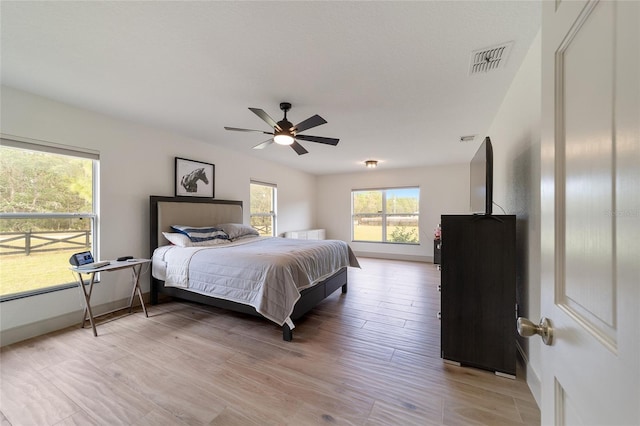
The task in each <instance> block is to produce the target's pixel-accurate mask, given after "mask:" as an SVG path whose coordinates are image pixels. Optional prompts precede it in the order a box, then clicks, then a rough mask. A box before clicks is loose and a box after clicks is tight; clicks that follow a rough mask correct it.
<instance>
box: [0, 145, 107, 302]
mask: <svg viewBox="0 0 640 426" xmlns="http://www.w3.org/2000/svg"><path fill="white" fill-rule="evenodd" d="M97 168H98V156H97V154H94V153H89V152H81V151H73V150H69V149H67V148H60V147H59V146H54V145H39V144H33V143H30V142H23V141H18V140H8V139H2V146H0V263H2V267H0V300H11V299H14V298H18V297H25V296H29V295H33V294H39V293H43V292H48V291H53V290H58V289H62V288H68V287H70V286H71V285H76V284H75V280H74V277H73V275H72V273H71V271H69V257H70V256H71V255H72V254H73V253H77V252H80V251H86V250H91V251H93V254H94V256H95V257H96V258H98V254H97V253H96V252H95V248H96V247H97V241H96V229H97V215H96V208H95V205H96V200H95V198H96V197H95V188H96V182H95V177H96V176H97V175H98V174H97Z"/></svg>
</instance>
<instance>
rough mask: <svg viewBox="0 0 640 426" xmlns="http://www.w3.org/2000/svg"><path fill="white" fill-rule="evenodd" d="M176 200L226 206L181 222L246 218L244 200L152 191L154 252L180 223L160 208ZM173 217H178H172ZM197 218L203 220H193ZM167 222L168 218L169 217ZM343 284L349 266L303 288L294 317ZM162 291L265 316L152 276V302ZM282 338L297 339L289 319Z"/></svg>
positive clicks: (187, 206) (192, 204)
mask: <svg viewBox="0 0 640 426" xmlns="http://www.w3.org/2000/svg"><path fill="white" fill-rule="evenodd" d="M159 203H160V205H159ZM174 203H179V204H177V206H179V207H180V209H182V208H183V207H184V209H185V211H186V210H188V209H191V210H190V213H191V212H193V211H198V210H199V209H210V208H211V207H210V206H211V205H218V206H221V209H222V210H224V211H223V212H222V213H221V214H222V216H219V217H217V218H216V219H208V218H207V215H206V212H204V213H203V214H196V215H195V216H194V215H191V214H190V215H188V216H186V217H187V219H185V220H189V222H188V223H187V222H184V223H182V222H181V223H180V224H182V225H191V226H208V225H215V224H216V223H230V222H234V223H242V221H243V220H242V201H231V200H216V199H211V198H196V197H161V196H155V195H152V196H150V197H149V207H150V214H151V228H150V233H149V235H150V249H151V250H150V253H153V251H154V250H155V249H156V248H157V247H159V246H160V245H165V244H168V242H167V241H166V240H164V236H162V232H163V231H164V232H169V231H171V229H170V225H171V224H173V225H177V224H178V223H175V222H173V223H163V218H162V217H161V215H160V214H159V213H160V212H159V208H162V207H163V206H165V205H167V204H171V205H174ZM234 206H235V207H234ZM238 212H239V213H238ZM238 214H239V215H238ZM171 220H177V219H174V218H172V219H171ZM212 220H215V223H211V221H212ZM194 221H195V222H199V223H193V222H194ZM164 222H166V220H165V221H164ZM340 287H342V293H346V292H347V268H342V269H340V270H339V271H338V272H336V273H335V274H334V275H332V276H331V277H329V278H327V279H325V280H324V281H321V282H320V283H318V284H316V285H314V286H313V287H310V288H307V289H305V290H302V291H301V292H300V299H298V302H297V303H296V305H295V307H294V309H293V313H292V314H291V320H292V321H296V320H297V319H299V318H300V317H302V316H303V315H304V314H306V313H307V312H309V311H310V310H311V309H313V308H314V307H315V306H316V305H317V304H318V303H320V302H321V301H323V300H324V299H325V298H327V297H328V296H329V295H330V294H332V293H333V292H334V291H336V290H337V289H338V288H340ZM160 294H165V295H167V296H171V297H173V298H176V299H181V300H187V301H190V302H196V303H202V304H204V305H208V306H215V307H218V308H223V309H228V310H231V311H235V312H241V313H244V314H249V315H254V316H258V317H262V318H264V317H263V316H262V315H260V314H259V313H258V312H257V311H256V310H255V308H254V307H253V306H249V305H244V304H241V303H236V302H231V301H229V300H224V299H218V298H215V297H211V296H205V295H203V294H199V293H194V292H191V291H189V290H185V289H182V288H178V287H165V285H164V281H161V280H158V279H156V278H153V276H151V294H150V300H151V304H152V305H155V304H157V303H158V296H159V295H160ZM282 338H283V339H284V340H286V341H288V342H290V341H291V340H292V339H293V331H292V330H291V328H290V327H289V325H287V324H286V323H285V324H283V325H282Z"/></svg>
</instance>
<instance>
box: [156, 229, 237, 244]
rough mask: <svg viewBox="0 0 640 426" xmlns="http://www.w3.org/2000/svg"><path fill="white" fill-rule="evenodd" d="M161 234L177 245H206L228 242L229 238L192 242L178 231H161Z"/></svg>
mask: <svg viewBox="0 0 640 426" xmlns="http://www.w3.org/2000/svg"><path fill="white" fill-rule="evenodd" d="M162 235H164V237H165V238H166V239H167V240H169V242H170V243H171V244H174V245H176V246H178V247H206V246H215V245H217V244H225V243H229V242H230V241H229V240H222V239H219V238H216V239H215V240H206V241H198V242H193V241H191V240H190V239H189V237H187V236H186V235H185V234H180V233H179V232H163V233H162Z"/></svg>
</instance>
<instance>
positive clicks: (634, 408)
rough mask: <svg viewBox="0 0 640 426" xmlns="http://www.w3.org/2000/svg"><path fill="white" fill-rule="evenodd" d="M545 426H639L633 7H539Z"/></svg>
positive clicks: (638, 23) (637, 21) (639, 169)
mask: <svg viewBox="0 0 640 426" xmlns="http://www.w3.org/2000/svg"><path fill="white" fill-rule="evenodd" d="M542 22H543V28H542V37H543V53H542V55H543V56H542V61H543V68H542V151H541V153H542V161H541V167H542V170H541V179H542V180H541V196H542V200H541V205H542V211H541V224H542V232H543V236H542V237H543V243H542V254H541V262H542V269H541V280H542V283H541V288H542V294H541V301H542V306H541V313H542V315H543V316H545V317H547V318H549V319H551V321H552V322H553V326H554V329H555V342H554V344H553V345H552V346H545V347H544V348H543V350H542V369H543V373H542V407H541V408H542V421H543V424H571V425H573V424H598V425H615V424H620V425H636V424H640V344H639V341H640V332H639V330H640V315H638V310H640V292H639V290H638V287H639V286H640V267H639V265H640V195H639V194H640V174H639V173H640V101H639V98H640V83H639V80H640V66H639V57H640V33H639V31H638V28H639V27H640V3H638V2H635V1H634V2H611V1H602V2H584V1H562V2H545V3H544V5H543V20H542Z"/></svg>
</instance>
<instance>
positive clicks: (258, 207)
mask: <svg viewBox="0 0 640 426" xmlns="http://www.w3.org/2000/svg"><path fill="white" fill-rule="evenodd" d="M250 188H251V191H250V192H251V198H250V200H249V210H250V212H251V213H250V215H251V219H250V220H251V226H252V227H254V228H255V229H257V230H258V232H259V233H260V235H263V236H271V237H272V236H275V235H276V193H277V188H276V185H274V184H271V183H264V182H257V181H251V183H250Z"/></svg>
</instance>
